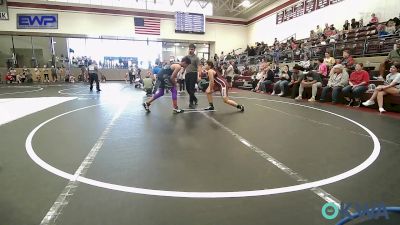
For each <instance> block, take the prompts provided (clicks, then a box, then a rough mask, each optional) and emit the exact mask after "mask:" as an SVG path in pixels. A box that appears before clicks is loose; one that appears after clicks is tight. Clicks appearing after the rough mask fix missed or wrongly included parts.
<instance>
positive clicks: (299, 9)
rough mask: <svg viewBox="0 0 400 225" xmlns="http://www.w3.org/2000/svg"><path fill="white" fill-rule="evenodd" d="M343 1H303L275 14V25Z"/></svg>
mask: <svg viewBox="0 0 400 225" xmlns="http://www.w3.org/2000/svg"><path fill="white" fill-rule="evenodd" d="M342 1H344V0H303V1H299V2H297V3H296V4H295V5H292V6H289V7H287V8H285V9H283V10H281V11H279V12H277V13H276V24H280V23H283V22H286V21H289V20H291V19H294V18H297V17H300V16H302V15H304V14H308V13H311V12H313V11H315V10H318V9H323V8H325V7H328V6H330V5H333V4H336V3H339V2H342Z"/></svg>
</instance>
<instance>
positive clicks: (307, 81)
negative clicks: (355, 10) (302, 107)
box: [296, 71, 322, 102]
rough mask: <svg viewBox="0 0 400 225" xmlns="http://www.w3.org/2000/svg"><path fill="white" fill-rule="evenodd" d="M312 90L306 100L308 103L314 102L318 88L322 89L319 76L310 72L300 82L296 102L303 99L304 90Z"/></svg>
mask: <svg viewBox="0 0 400 225" xmlns="http://www.w3.org/2000/svg"><path fill="white" fill-rule="evenodd" d="M310 87H311V88H312V96H311V98H310V99H308V101H309V102H315V96H316V95H317V91H318V88H319V87H322V79H321V76H320V75H319V74H318V73H316V72H314V71H310V72H309V73H307V74H306V75H305V77H304V79H303V81H301V84H300V88H299V96H297V98H296V100H301V99H302V98H303V91H304V88H310Z"/></svg>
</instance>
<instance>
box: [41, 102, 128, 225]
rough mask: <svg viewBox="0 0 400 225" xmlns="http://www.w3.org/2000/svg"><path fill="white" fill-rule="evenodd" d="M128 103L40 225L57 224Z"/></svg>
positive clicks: (95, 145) (123, 106) (115, 117)
mask: <svg viewBox="0 0 400 225" xmlns="http://www.w3.org/2000/svg"><path fill="white" fill-rule="evenodd" d="M127 105H128V102H126V103H125V104H123V105H122V106H121V107H120V108H119V110H118V111H117V112H116V113H115V114H114V117H113V118H112V119H111V122H110V123H109V124H108V126H107V127H106V129H105V130H104V131H103V132H102V134H101V135H100V137H99V139H97V141H96V143H95V144H94V145H93V147H92V149H91V150H90V151H89V153H88V155H87V156H86V158H85V159H84V160H83V161H82V163H81V165H80V166H79V168H78V169H77V170H76V172H75V173H74V175H73V176H72V177H71V178H70V181H69V182H68V184H67V186H65V188H64V189H63V191H62V192H61V194H60V195H59V196H58V197H57V199H56V201H55V202H54V203H53V205H52V206H51V207H50V210H49V211H48V212H47V214H46V216H45V217H44V218H43V220H42V222H41V223H40V225H50V224H56V220H57V218H58V216H59V215H61V213H62V210H63V208H64V207H65V206H66V205H68V202H69V199H70V198H71V197H72V196H73V195H74V192H75V191H76V189H77V188H78V184H79V181H77V178H78V177H79V176H85V175H86V172H87V171H88V169H89V167H90V166H91V165H92V163H93V162H94V159H95V157H96V155H97V153H98V152H99V151H100V149H101V147H102V146H103V144H104V141H105V140H106V139H107V136H108V134H109V133H110V131H111V129H112V127H113V126H114V125H115V121H116V120H117V119H118V118H119V117H120V116H121V114H122V112H123V111H124V110H125V108H126V107H127Z"/></svg>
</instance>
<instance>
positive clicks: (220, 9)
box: [170, 0, 277, 19]
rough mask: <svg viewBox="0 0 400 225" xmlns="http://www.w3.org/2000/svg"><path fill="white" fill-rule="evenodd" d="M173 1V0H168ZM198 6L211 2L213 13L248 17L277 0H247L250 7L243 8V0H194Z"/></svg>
mask: <svg viewBox="0 0 400 225" xmlns="http://www.w3.org/2000/svg"><path fill="white" fill-rule="evenodd" d="M170 1H173V0H170ZM192 1H193V0H185V4H186V5H187V4H188V3H191V2H192ZM195 1H197V2H198V3H199V4H200V6H205V5H206V4H208V3H212V4H213V15H214V16H223V17H233V18H242V19H250V18H251V17H253V16H254V15H255V14H256V13H257V12H259V11H261V10H263V9H265V8H266V7H267V6H269V5H271V4H272V3H274V2H276V1H277V0H249V1H250V7H248V8H245V7H243V6H242V5H241V4H242V2H243V0H195Z"/></svg>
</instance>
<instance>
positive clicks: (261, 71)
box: [252, 62, 268, 91]
mask: <svg viewBox="0 0 400 225" xmlns="http://www.w3.org/2000/svg"><path fill="white" fill-rule="evenodd" d="M267 65H268V64H267V63H264V62H263V63H261V64H260V66H259V67H258V73H257V75H255V76H254V77H253V81H252V86H253V89H252V91H259V90H260V81H261V79H263V77H264V74H265V73H266V67H267Z"/></svg>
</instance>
